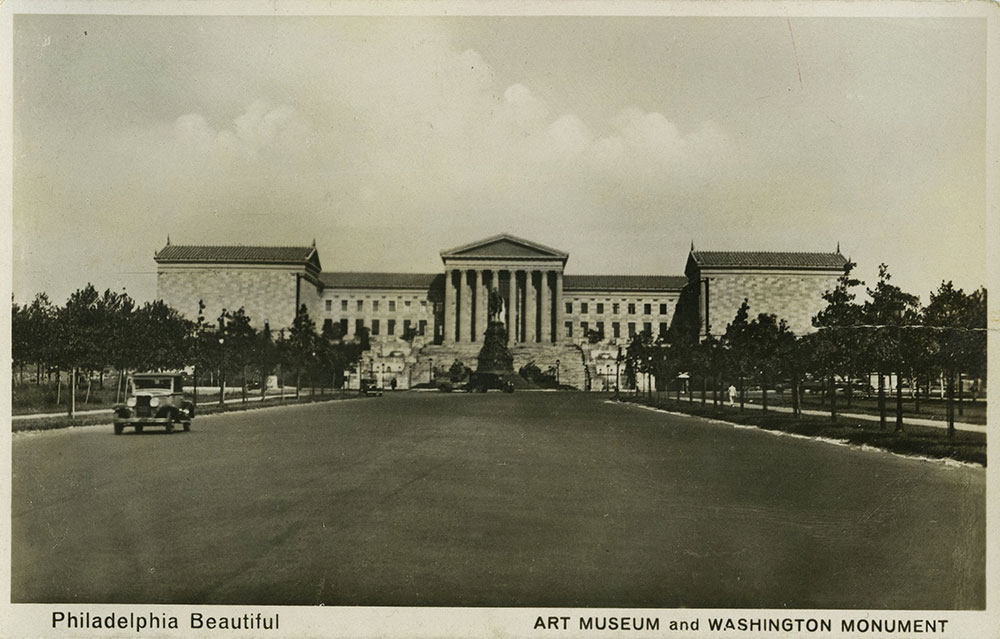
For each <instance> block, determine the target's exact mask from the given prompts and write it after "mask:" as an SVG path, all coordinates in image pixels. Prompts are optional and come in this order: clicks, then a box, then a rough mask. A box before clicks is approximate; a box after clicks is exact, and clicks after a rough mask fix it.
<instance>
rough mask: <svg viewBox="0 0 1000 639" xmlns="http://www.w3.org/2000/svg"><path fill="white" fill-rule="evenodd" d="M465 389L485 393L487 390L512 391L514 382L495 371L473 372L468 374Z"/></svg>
mask: <svg viewBox="0 0 1000 639" xmlns="http://www.w3.org/2000/svg"><path fill="white" fill-rule="evenodd" d="M465 390H467V391H469V392H476V393H485V392H486V391H488V390H500V391H503V392H505V393H513V392H514V384H513V383H512V382H511V381H510V380H507V379H504V378H503V377H501V376H500V375H497V374H496V373H473V374H472V375H470V376H469V383H468V384H466V386H465Z"/></svg>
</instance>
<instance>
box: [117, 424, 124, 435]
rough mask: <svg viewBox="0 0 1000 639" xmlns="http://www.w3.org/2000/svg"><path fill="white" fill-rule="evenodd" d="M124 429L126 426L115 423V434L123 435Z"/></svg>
mask: <svg viewBox="0 0 1000 639" xmlns="http://www.w3.org/2000/svg"><path fill="white" fill-rule="evenodd" d="M123 430H125V427H124V426H122V425H121V424H115V435H121V434H122V431H123Z"/></svg>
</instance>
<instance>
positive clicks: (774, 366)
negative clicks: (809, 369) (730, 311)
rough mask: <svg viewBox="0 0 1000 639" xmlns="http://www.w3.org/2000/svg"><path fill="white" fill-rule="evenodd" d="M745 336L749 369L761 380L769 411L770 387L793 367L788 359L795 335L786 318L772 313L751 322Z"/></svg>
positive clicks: (762, 403) (762, 398)
mask: <svg viewBox="0 0 1000 639" xmlns="http://www.w3.org/2000/svg"><path fill="white" fill-rule="evenodd" d="M744 337H745V339H746V344H745V349H746V351H747V352H746V357H747V360H748V366H747V369H748V370H750V371H752V372H753V373H754V375H755V376H756V377H757V379H758V380H759V381H760V388H761V392H762V395H761V408H762V410H764V411H766V410H767V389H768V388H770V387H771V385H772V384H773V382H774V380H776V379H780V377H781V375H782V373H783V372H784V371H785V369H786V368H788V367H789V362H788V361H787V358H788V356H789V354H790V353H791V344H792V343H794V341H795V336H794V335H793V334H792V332H791V331H790V330H789V329H788V324H787V323H786V322H785V320H780V321H779V320H778V318H777V316H775V315H774V314H771V313H761V314H760V315H758V316H757V317H756V318H755V319H753V320H752V321H751V322H750V323H749V325H748V326H747V328H746V331H745V334H744Z"/></svg>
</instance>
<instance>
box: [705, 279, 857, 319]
mask: <svg viewBox="0 0 1000 639" xmlns="http://www.w3.org/2000/svg"><path fill="white" fill-rule="evenodd" d="M837 275H839V273H838V274H823V273H805V274H803V273H795V272H787V271H786V272H769V273H746V272H744V273H739V272H737V273H718V274H713V275H712V276H710V277H708V278H707V280H708V286H709V295H710V300H711V316H710V318H709V323H710V327H711V329H710V330H711V332H712V334H716V335H717V334H721V333H723V332H725V330H726V325H727V324H728V323H730V322H731V321H732V320H733V317H735V316H736V311H738V310H739V308H740V305H741V304H743V300H744V299H747V300H748V301H749V304H750V317H751V318H753V317H756V316H757V315H758V314H760V313H773V314H774V315H776V316H777V317H778V319H784V320H785V321H786V322H787V323H788V328H789V329H790V330H791V331H792V332H793V333H795V334H796V335H803V334H805V333H811V332H812V331H813V330H815V329H814V328H813V325H812V318H813V316H814V315H816V313H818V312H819V311H821V310H822V309H823V308H825V307H826V302H824V301H823V298H822V295H823V293H824V292H825V291H827V290H829V289H831V288H833V287H834V286H835V284H836V280H837Z"/></svg>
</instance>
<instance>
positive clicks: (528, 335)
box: [524, 271, 538, 344]
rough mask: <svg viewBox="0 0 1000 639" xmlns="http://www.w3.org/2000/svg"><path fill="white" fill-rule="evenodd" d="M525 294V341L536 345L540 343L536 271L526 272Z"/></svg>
mask: <svg viewBox="0 0 1000 639" xmlns="http://www.w3.org/2000/svg"><path fill="white" fill-rule="evenodd" d="M524 293H525V295H524V305H525V313H524V319H525V327H524V341H526V342H528V343H529V344H534V343H535V342H537V341H538V297H537V296H536V295H535V272H534V271H527V272H525V278H524Z"/></svg>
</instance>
